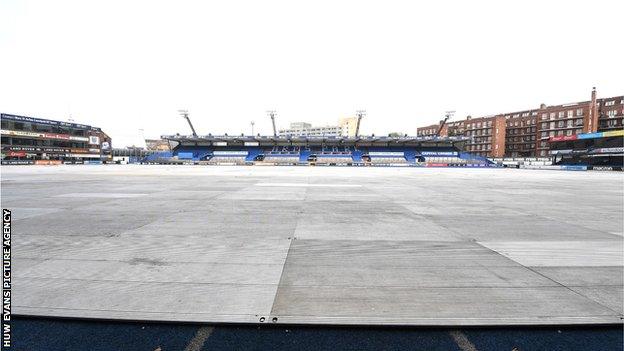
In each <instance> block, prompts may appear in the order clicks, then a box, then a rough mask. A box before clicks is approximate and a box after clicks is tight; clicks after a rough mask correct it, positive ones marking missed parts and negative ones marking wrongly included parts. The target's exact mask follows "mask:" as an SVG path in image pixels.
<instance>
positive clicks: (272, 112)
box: [267, 110, 277, 137]
mask: <svg viewBox="0 0 624 351" xmlns="http://www.w3.org/2000/svg"><path fill="white" fill-rule="evenodd" d="M275 114H276V112H275V110H269V111H267V115H269V116H270V117H271V123H273V136H274V137H277V130H276V129H275Z"/></svg>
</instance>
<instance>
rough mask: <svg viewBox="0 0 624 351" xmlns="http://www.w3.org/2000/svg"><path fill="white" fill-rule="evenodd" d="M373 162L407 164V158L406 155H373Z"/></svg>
mask: <svg viewBox="0 0 624 351" xmlns="http://www.w3.org/2000/svg"><path fill="white" fill-rule="evenodd" d="M370 160H371V163H372V164H388V165H391V164H407V160H406V159H405V157H398V156H392V157H384V156H373V157H371V158H370Z"/></svg>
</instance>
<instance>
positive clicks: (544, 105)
mask: <svg viewBox="0 0 624 351" xmlns="http://www.w3.org/2000/svg"><path fill="white" fill-rule="evenodd" d="M545 108H546V104H545V103H543V102H542V103H541V104H540V110H543V109H545Z"/></svg>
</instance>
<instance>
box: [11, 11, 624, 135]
mask: <svg viewBox="0 0 624 351" xmlns="http://www.w3.org/2000/svg"><path fill="white" fill-rule="evenodd" d="M623 13H624V2H623V1H612V2H610V1H565V2H559V1H514V2H509V1H388V0H384V1H381V0H380V1H375V2H373V1H337V0H334V1H318V0H317V1H307V2H300V1H293V0H290V1H236V0H228V1H167V2H165V1H129V0H124V1H117V0H114V1H111V0H106V1H84V0H83V1H65V0H54V1H49V0H41V1H23V0H22V1H20V0H0V111H2V112H7V113H15V114H22V115H29V116H35V117H41V118H50V119H60V120H67V119H68V116H69V115H70V114H71V116H72V117H73V119H74V120H75V121H76V122H80V123H86V124H91V125H94V126H99V127H102V128H103V129H104V130H105V131H106V132H108V133H109V134H110V135H111V136H112V137H113V144H114V145H115V146H116V147H121V146H125V145H132V144H136V145H140V144H141V142H140V139H141V137H140V132H139V129H144V130H145V136H146V137H157V136H159V135H161V134H174V133H176V132H180V133H183V134H189V133H190V132H189V129H188V127H187V125H186V123H185V121H184V120H183V119H182V118H180V117H178V114H177V110H178V109H181V108H185V109H188V110H189V111H190V113H191V119H192V121H193V122H194V124H195V127H196V129H197V130H198V133H199V134H207V133H209V132H212V133H213V134H215V133H216V134H221V133H225V132H228V133H230V134H239V133H241V132H245V133H246V134H248V133H250V131H251V128H250V121H251V120H254V121H255V122H256V126H255V130H256V132H260V133H263V134H270V133H271V124H270V120H269V119H268V118H267V117H266V115H265V111H266V110H267V109H276V110H277V111H278V116H277V124H278V128H279V127H286V126H287V125H288V124H289V123H290V122H294V121H308V122H311V123H313V124H321V125H325V124H335V123H336V121H337V119H338V118H339V117H343V116H347V115H352V114H353V113H354V111H355V110H357V109H366V110H367V113H368V115H367V117H366V118H365V119H364V120H363V122H362V128H361V129H362V133H363V134H370V133H376V134H378V135H381V134H387V133H389V132H392V131H399V132H405V133H409V134H415V130H416V127H418V126H422V125H424V124H432V123H436V122H437V121H438V120H439V119H440V118H441V116H442V115H443V113H444V111H445V110H457V118H460V117H464V116H466V115H467V114H472V115H473V116H479V115H486V114H493V113H499V112H511V111H514V110H521V109H528V108H534V107H537V106H539V104H540V103H541V102H544V103H547V104H560V103H567V102H573V101H578V100H588V99H589V97H590V90H591V87H592V86H596V87H597V88H598V96H599V97H607V96H614V95H622V94H624V74H623V72H622V66H623V65H622V62H624V55H623V51H624V46H623V45H624V43H623V34H622V33H623V31H622V28H623V27H622V20H623V17H622V16H623V15H622V14H623Z"/></svg>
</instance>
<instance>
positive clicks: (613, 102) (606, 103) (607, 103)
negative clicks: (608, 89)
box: [604, 100, 615, 106]
mask: <svg viewBox="0 0 624 351" xmlns="http://www.w3.org/2000/svg"><path fill="white" fill-rule="evenodd" d="M604 105H605V106H613V105H615V100H611V101H607V102H605V104H604Z"/></svg>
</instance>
